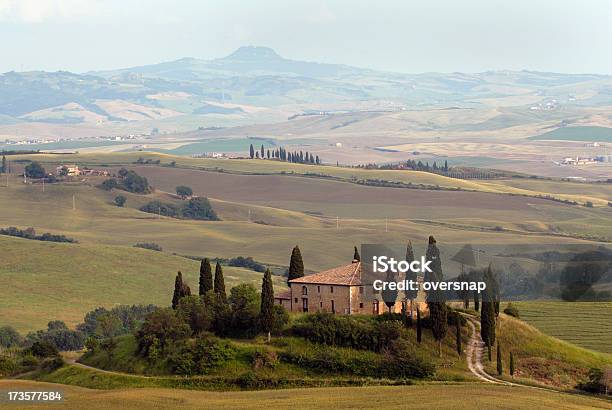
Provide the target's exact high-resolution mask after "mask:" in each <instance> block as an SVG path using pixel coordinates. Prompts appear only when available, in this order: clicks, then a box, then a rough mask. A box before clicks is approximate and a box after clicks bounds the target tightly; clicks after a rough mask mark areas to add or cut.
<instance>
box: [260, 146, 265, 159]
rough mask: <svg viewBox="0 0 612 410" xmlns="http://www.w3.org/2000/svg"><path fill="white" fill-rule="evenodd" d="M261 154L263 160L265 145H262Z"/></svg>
mask: <svg viewBox="0 0 612 410" xmlns="http://www.w3.org/2000/svg"><path fill="white" fill-rule="evenodd" d="M260 152H261V159H263V157H264V146H263V144H261V151H260Z"/></svg>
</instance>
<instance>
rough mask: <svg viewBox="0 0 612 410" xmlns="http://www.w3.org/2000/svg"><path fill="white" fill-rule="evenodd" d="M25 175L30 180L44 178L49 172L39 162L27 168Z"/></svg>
mask: <svg viewBox="0 0 612 410" xmlns="http://www.w3.org/2000/svg"><path fill="white" fill-rule="evenodd" d="M25 174H26V176H27V177H28V178H44V177H45V176H46V175H47V171H45V169H44V168H43V167H42V165H40V164H39V163H38V162H36V161H33V162H31V163H30V164H29V165H26V167H25Z"/></svg>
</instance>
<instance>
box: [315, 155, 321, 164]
mask: <svg viewBox="0 0 612 410" xmlns="http://www.w3.org/2000/svg"><path fill="white" fill-rule="evenodd" d="M315 163H316V164H317V165H319V164H320V163H321V160H320V159H319V156H318V155H317V158H316V159H315Z"/></svg>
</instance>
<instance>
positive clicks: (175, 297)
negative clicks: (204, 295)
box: [172, 271, 191, 309]
mask: <svg viewBox="0 0 612 410" xmlns="http://www.w3.org/2000/svg"><path fill="white" fill-rule="evenodd" d="M185 296H191V289H190V288H189V286H187V284H186V283H184V282H183V274H182V273H181V271H178V273H177V274H176V278H175V279H174V293H173V294H172V309H176V308H177V307H178V305H179V302H180V301H181V298H184V297H185Z"/></svg>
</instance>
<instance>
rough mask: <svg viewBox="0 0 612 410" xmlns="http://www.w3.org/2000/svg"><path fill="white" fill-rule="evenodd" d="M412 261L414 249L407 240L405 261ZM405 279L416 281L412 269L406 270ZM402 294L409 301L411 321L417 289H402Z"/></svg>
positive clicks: (415, 275)
mask: <svg viewBox="0 0 612 410" xmlns="http://www.w3.org/2000/svg"><path fill="white" fill-rule="evenodd" d="M413 261H414V251H413V250H412V242H411V241H408V245H407V246H406V262H408V263H412V262H413ZM405 280H407V281H413V282H416V281H417V274H416V273H415V272H413V271H412V270H407V271H406V278H405ZM404 295H405V297H406V299H407V300H409V301H410V321H411V322H412V318H413V317H414V309H413V306H414V299H416V297H417V296H418V291H417V290H411V289H407V290H406V291H404Z"/></svg>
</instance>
